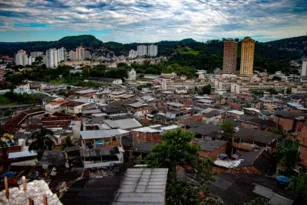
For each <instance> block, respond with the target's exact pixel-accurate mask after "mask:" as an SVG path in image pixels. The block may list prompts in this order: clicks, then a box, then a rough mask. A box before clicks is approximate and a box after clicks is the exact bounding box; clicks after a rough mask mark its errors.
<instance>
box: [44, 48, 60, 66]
mask: <svg viewBox="0 0 307 205" xmlns="http://www.w3.org/2000/svg"><path fill="white" fill-rule="evenodd" d="M46 66H47V68H56V67H58V52H57V50H56V49H55V48H51V49H49V50H47V51H46Z"/></svg>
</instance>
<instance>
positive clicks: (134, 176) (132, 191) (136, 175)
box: [113, 168, 168, 205]
mask: <svg viewBox="0 0 307 205" xmlns="http://www.w3.org/2000/svg"><path fill="white" fill-rule="evenodd" d="M167 174H168V169H166V168H130V169H128V170H127V171H126V173H125V175H124V177H123V181H122V182H121V185H120V188H119V190H118V192H117V194H116V196H115V198H114V200H113V204H117V205H120V204H122V205H123V204H161V205H164V204H165V203H166V202H165V198H166V189H165V187H166V183H167Z"/></svg>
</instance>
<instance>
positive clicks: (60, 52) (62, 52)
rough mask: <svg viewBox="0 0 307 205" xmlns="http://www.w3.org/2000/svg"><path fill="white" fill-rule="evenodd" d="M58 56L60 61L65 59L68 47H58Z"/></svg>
mask: <svg viewBox="0 0 307 205" xmlns="http://www.w3.org/2000/svg"><path fill="white" fill-rule="evenodd" d="M57 55H58V56H57V58H58V62H61V61H65V60H66V49H65V48H64V47H62V48H60V49H58V51H57Z"/></svg>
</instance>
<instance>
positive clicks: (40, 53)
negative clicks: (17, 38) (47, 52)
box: [30, 51, 44, 58]
mask: <svg viewBox="0 0 307 205" xmlns="http://www.w3.org/2000/svg"><path fill="white" fill-rule="evenodd" d="M43 54H44V53H43V52H40V51H34V52H31V53H30V56H32V57H33V58H36V57H39V56H42V55H43Z"/></svg>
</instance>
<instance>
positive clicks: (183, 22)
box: [0, 0, 307, 43]
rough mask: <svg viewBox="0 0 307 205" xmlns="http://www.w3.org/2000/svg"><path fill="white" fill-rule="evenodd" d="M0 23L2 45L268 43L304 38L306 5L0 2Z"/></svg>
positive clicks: (258, 1) (295, 0)
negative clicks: (66, 40) (68, 40)
mask: <svg viewBox="0 0 307 205" xmlns="http://www.w3.org/2000/svg"><path fill="white" fill-rule="evenodd" d="M42 11H44V12H42ZM0 22H1V23H0V39H1V41H3V42H16V41H19V42H22V41H38V40H43V41H53V40H58V39H60V38H62V37H64V36H72V35H81V34H91V35H94V36H96V37H97V38H98V39H99V40H102V41H104V42H106V41H117V42H123V43H130V42H148V43H150V42H157V41H161V40H181V39H184V38H193V39H195V40H197V41H207V40H210V39H222V38H224V37H226V38H243V37H245V36H250V37H251V38H253V39H255V40H257V41H262V42H266V41H270V40H276V39H281V38H287V37H293V36H302V35H305V34H306V32H307V30H306V27H307V1H306V0H279V1H273V0H269V1H263V0H248V1H243V0H238V1H235V0H229V1H227V2H219V1H217V0H210V1H201V0H199V1H197V0H188V1H181V0H176V1H167V2H166V1H162V0H157V1H146V0H142V1H137V0H125V1H123V0H113V1H109V0H96V1H88V0H85V1H78V0H76V1H64V0H52V1H50V0H34V1H29V0H25V1H22V2H20V1H17V0H2V1H0Z"/></svg>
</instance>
